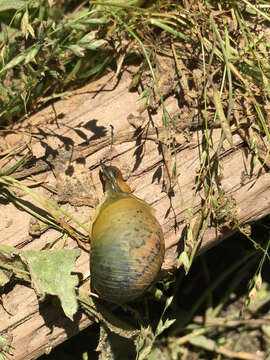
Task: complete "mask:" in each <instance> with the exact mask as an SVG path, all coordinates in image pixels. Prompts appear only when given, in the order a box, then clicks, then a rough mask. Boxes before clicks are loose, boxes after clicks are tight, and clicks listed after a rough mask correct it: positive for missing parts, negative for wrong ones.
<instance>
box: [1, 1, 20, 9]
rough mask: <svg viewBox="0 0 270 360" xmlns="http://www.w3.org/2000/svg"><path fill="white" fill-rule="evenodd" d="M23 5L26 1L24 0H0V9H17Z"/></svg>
mask: <svg viewBox="0 0 270 360" xmlns="http://www.w3.org/2000/svg"><path fill="white" fill-rule="evenodd" d="M24 5H26V1H24V0H9V1H7V0H0V11H4V10H10V9H19V8H21V7H23V6H24Z"/></svg>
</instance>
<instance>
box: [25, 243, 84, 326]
mask: <svg viewBox="0 0 270 360" xmlns="http://www.w3.org/2000/svg"><path fill="white" fill-rule="evenodd" d="M79 255H80V249H74V250H68V249H61V250H43V251H33V250H28V251H25V252H23V254H21V256H22V257H23V258H24V260H25V261H26V263H27V264H28V266H29V271H30V274H31V280H32V286H33V287H34V289H35V290H36V292H37V293H38V294H39V295H40V296H45V294H51V295H56V296H58V297H59V299H60V301H61V305H62V308H63V310H64V313H65V314H66V316H67V317H69V318H70V319H71V320H72V317H73V315H74V314H75V313H76V312H77V309H78V304H77V300H76V295H75V286H77V285H78V277H77V276H76V275H71V274H70V273H71V271H72V270H73V269H74V265H75V261H76V259H77V258H78V256H79Z"/></svg>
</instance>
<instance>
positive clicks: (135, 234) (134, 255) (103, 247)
mask: <svg viewBox="0 0 270 360" xmlns="http://www.w3.org/2000/svg"><path fill="white" fill-rule="evenodd" d="M90 239H91V255H90V272H91V285H92V289H93V290H95V291H96V292H97V293H98V294H99V295H100V297H101V298H103V299H105V300H108V301H111V302H114V303H119V304H121V303H125V302H128V301H131V300H133V299H135V298H137V297H138V296H140V295H141V294H143V293H144V292H145V290H147V288H149V287H150V286H151V285H152V284H153V282H154V281H155V279H156V277H157V275H158V273H159V271H160V268H161V265H162V263H163V260H164V252H165V250H164V238H163V232H162V229H161V226H160V224H159V223H158V221H157V220H156V218H155V216H154V215H153V209H152V208H151V207H150V206H149V205H148V204H147V203H146V202H144V201H143V200H141V199H138V198H137V197H135V196H134V195H132V194H127V193H125V192H115V193H112V194H110V195H109V196H107V197H106V198H105V201H104V202H103V203H102V207H101V208H100V210H99V212H98V214H97V216H96V218H95V220H94V221H93V223H92V227H91V234H90Z"/></svg>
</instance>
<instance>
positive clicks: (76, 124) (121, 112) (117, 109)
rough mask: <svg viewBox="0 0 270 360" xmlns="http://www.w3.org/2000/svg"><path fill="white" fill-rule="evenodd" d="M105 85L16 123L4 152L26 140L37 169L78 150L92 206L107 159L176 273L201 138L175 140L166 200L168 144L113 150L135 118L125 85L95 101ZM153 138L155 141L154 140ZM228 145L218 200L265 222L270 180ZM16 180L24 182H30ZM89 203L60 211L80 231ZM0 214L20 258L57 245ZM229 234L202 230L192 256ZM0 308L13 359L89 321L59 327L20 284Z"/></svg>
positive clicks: (5, 208) (47, 305) (197, 202)
mask: <svg viewBox="0 0 270 360" xmlns="http://www.w3.org/2000/svg"><path fill="white" fill-rule="evenodd" d="M107 79H109V77H108V76H107V77H105V78H103V79H102V80H101V81H98V82H95V83H93V84H91V86H90V87H86V88H84V89H81V91H77V92H76V94H73V95H72V96H70V97H69V98H68V99H66V100H60V101H58V102H57V103H55V104H54V105H53V106H52V105H51V106H48V107H46V108H44V109H43V110H41V111H40V112H39V113H37V114H35V115H33V116H32V117H30V118H29V119H27V120H25V121H24V122H23V123H22V124H20V132H19V135H17V133H12V134H10V135H8V136H5V138H4V139H3V140H5V141H6V142H7V143H8V144H9V146H15V145H19V144H22V143H23V142H25V141H27V140H29V136H28V135H27V134H29V133H31V134H32V138H31V148H32V151H33V155H34V156H35V157H36V159H37V160H38V161H40V162H42V161H43V162H44V159H45V160H46V156H48V154H51V153H52V152H53V151H54V150H56V151H57V150H58V149H59V148H63V147H64V148H65V147H66V145H67V144H71V145H72V146H75V147H76V149H79V148H78V146H79V145H80V146H82V148H81V149H83V150H82V156H83V157H84V158H85V164H84V167H85V169H86V170H87V171H88V169H89V168H90V169H92V170H91V174H92V178H93V183H94V187H95V191H96V195H97V197H98V198H99V199H100V198H101V197H102V187H101V184H100V180H99V175H98V172H99V167H98V164H99V161H100V160H101V159H103V160H108V159H111V161H112V164H113V165H116V166H118V167H120V169H121V170H122V171H123V172H124V175H125V176H126V177H128V183H129V184H130V185H131V187H132V188H133V189H134V194H136V196H138V197H140V198H142V199H144V200H145V201H147V202H148V203H150V204H152V206H153V207H154V208H155V209H156V214H157V218H158V220H159V221H160V223H161V225H162V227H163V231H164V235H165V241H166V260H165V265H168V266H169V265H171V264H175V263H176V259H177V256H178V255H179V248H181V246H182V245H183V244H182V241H183V232H184V229H185V226H186V224H187V223H188V222H189V221H194V219H196V217H197V215H198V212H199V210H200V208H201V204H202V198H203V194H202V192H198V193H197V194H196V195H194V187H195V184H196V181H197V176H198V171H199V169H200V163H201V153H202V142H203V131H202V130H197V131H194V132H192V133H191V135H190V138H189V139H187V137H186V136H185V135H184V134H181V133H179V134H178V135H177V142H178V145H177V147H176V148H177V151H176V164H177V173H178V182H179V184H178V185H177V186H175V187H174V196H172V197H169V196H168V194H167V193H166V192H164V183H165V184H166V181H167V180H166V177H167V175H168V173H167V170H168V169H166V166H165V164H164V157H165V158H166V157H167V159H168V154H166V153H165V154H164V152H163V150H164V149H166V141H167V140H166V141H165V140H164V143H165V145H164V146H162V137H163V139H164V136H163V135H162V136H161V137H158V136H156V135H155V134H154V133H153V132H152V133H151V132H149V134H150V135H149V134H148V138H147V135H145V137H142V138H141V140H139V139H138V138H135V137H134V138H130V139H129V140H126V141H125V142H122V143H121V141H119V136H120V135H121V134H123V132H130V134H133V133H134V129H133V128H132V127H131V126H130V125H129V123H128V121H127V116H128V115H129V114H130V113H133V114H135V113H136V101H137V94H134V93H131V92H128V90H127V88H128V82H129V79H128V78H127V77H125V76H124V77H123V78H122V80H121V81H120V83H119V84H118V86H117V87H116V88H115V89H113V90H110V89H109V86H107V87H106V88H105V89H106V90H102V91H100V92H98V91H97V89H99V88H100V84H101V83H104V81H106V80H107ZM166 106H167V109H168V111H169V112H174V111H177V99H174V98H169V99H168V100H167V103H166ZM161 116H162V114H161V113H160V112H159V113H158V114H157V115H155V116H153V117H152V118H151V121H153V122H154V123H155V125H156V126H157V127H158V128H159V129H162V122H161ZM110 125H113V128H114V131H113V134H114V136H113V137H112V139H116V141H115V142H114V141H113V140H112V141H113V144H112V146H111V145H110V141H108V139H109V137H108V135H109V134H110V131H111V126H110ZM152 129H153V128H152ZM22 133H23V135H21V134H22ZM159 133H160V134H162V131H161V132H159ZM220 133H221V130H220V129H214V130H213V136H212V137H213V141H214V146H216V145H215V144H217V143H218V141H219V139H220ZM104 139H105V140H106V141H105V142H103V143H102V144H103V145H101V146H100V147H99V148H95V149H96V150H95V152H94V153H93V152H91V151H90V150H89V151H88V150H87V149H88V148H89V149H90V147H91V142H92V145H93V143H94V144H97V143H98V142H99V141H101V142H102V141H103V140H104ZM117 139H118V140H117ZM89 144H90V145H89ZM233 144H234V146H233V147H231V146H230V145H228V144H227V143H226V141H225V142H224V146H223V149H222V151H221V153H220V161H221V164H222V167H223V170H222V176H221V179H220V182H221V187H222V189H223V191H224V194H225V196H226V197H230V196H231V197H232V198H233V199H234V201H235V211H236V217H237V221H238V223H239V224H240V225H244V224H247V223H251V222H254V221H256V220H258V219H260V218H262V217H263V216H265V215H267V214H269V212H270V178H269V177H270V175H269V173H267V172H266V171H265V170H264V168H263V167H262V166H261V164H260V163H255V162H254V157H253V156H252V154H251V153H250V151H249V149H248V148H247V146H246V144H245V143H244V142H243V141H242V139H241V138H240V137H239V136H238V135H237V134H234V135H233ZM104 145H106V146H104ZM95 146H96V145H95ZM97 149H98V150H97ZM73 155H74V154H73ZM49 159H50V158H49ZM75 162H76V161H75ZM44 164H45V165H44ZM44 164H43V165H44V168H43V170H42V171H40V172H39V173H37V174H35V175H33V176H32V177H31V181H32V180H35V181H43V182H44V181H46V182H49V183H50V184H53V183H55V182H56V179H55V176H54V173H53V172H52V171H51V169H49V170H48V162H47V163H46V161H45V163H44ZM49 165H50V164H49ZM46 166H47V168H46ZM169 171H170V169H169ZM18 174H19V173H18ZM23 181H25V183H27V182H29V181H30V178H29V177H27V178H26V179H25V180H23ZM35 191H36V192H39V193H40V194H42V195H44V196H46V197H48V198H51V197H52V199H53V200H54V201H56V198H55V196H52V194H51V193H50V192H48V191H47V190H46V189H45V188H44V187H41V186H39V187H38V188H36V189H35ZM21 199H23V200H24V201H26V202H29V203H30V202H33V201H32V199H31V198H30V197H29V196H25V195H24V194H21ZM90 202H91V201H90V200H89V205H91V207H88V206H72V205H70V204H66V205H65V206H66V208H67V209H68V211H69V212H71V213H73V215H74V216H76V217H77V218H78V219H80V221H81V222H84V223H85V224H89V222H90V218H91V215H92V213H93V208H94V205H95V202H94V201H93V203H92V204H90ZM0 209H1V214H2V215H1V219H0V230H1V232H0V233H1V235H0V236H1V238H0V242H1V244H6V245H11V246H15V247H17V248H22V249H42V248H44V246H45V245H46V243H48V242H50V241H53V240H54V239H56V238H57V237H59V233H58V232H57V231H55V230H53V229H51V230H48V231H47V232H46V233H44V234H42V235H41V237H40V238H38V239H33V238H32V237H31V236H30V235H29V234H28V226H29V219H30V215H29V214H28V213H26V212H25V211H23V210H22V209H20V208H19V207H15V206H14V205H13V204H12V203H6V201H5V200H4V199H3V198H0ZM191 209H192V217H191V219H190V217H189V214H190V213H191ZM233 231H235V230H233V229H231V230H230V228H228V229H227V230H226V231H219V230H218V228H217V226H215V225H214V224H213V225H212V226H211V225H210V226H209V227H208V228H207V230H206V232H205V234H204V237H203V240H202V244H201V246H200V252H202V251H206V250H207V249H209V248H210V247H212V246H213V245H214V244H217V243H218V242H220V241H222V240H223V239H225V238H228V236H229V235H230V234H231V233H232V232H233ZM179 245H180V246H179ZM67 246H68V247H70V248H75V247H76V246H77V245H76V243H75V241H74V240H72V239H69V240H68V244H67ZM75 271H76V272H80V273H82V274H83V277H84V278H87V276H88V275H89V255H88V254H87V253H86V252H84V251H82V254H81V256H80V258H79V259H78V261H77V264H76V269H75ZM1 302H2V305H1V307H0V318H1V324H0V335H2V336H5V337H7V338H10V339H12V342H11V345H12V350H11V353H12V359H13V360H20V359H24V360H28V359H29V360H30V359H36V358H37V357H38V356H40V355H42V354H44V353H48V352H49V351H50V350H51V349H52V348H53V347H55V346H56V345H58V344H60V343H62V342H63V341H65V340H66V339H67V338H68V337H70V336H72V335H74V334H76V333H77V332H79V331H80V330H82V329H84V328H85V327H87V326H89V325H90V324H91V320H90V319H89V318H88V317H87V316H86V315H85V314H83V312H78V314H76V316H75V319H74V321H73V322H72V321H70V320H68V319H67V318H66V317H65V316H64V314H63V313H62V312H61V311H59V307H57V306H54V303H53V301H52V298H49V299H48V298H46V299H45V301H43V302H42V301H39V300H38V299H37V296H36V294H35V292H34V290H33V289H31V288H30V287H29V286H27V285H26V284H20V283H17V284H16V285H14V286H12V287H9V286H7V287H6V288H5V289H2V296H1Z"/></svg>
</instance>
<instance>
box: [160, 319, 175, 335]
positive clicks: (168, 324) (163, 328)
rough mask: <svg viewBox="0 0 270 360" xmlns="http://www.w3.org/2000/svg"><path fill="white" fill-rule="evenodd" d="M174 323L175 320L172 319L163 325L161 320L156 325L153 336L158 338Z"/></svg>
mask: <svg viewBox="0 0 270 360" xmlns="http://www.w3.org/2000/svg"><path fill="white" fill-rule="evenodd" d="M175 321H176V319H172V320H169V319H166V320H165V322H164V323H163V321H162V320H161V321H160V322H159V323H158V326H157V329H156V333H155V336H159V335H160V334H161V333H163V331H164V330H166V329H168V328H169V327H170V326H171V325H172V324H173V323H174V322H175Z"/></svg>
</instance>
